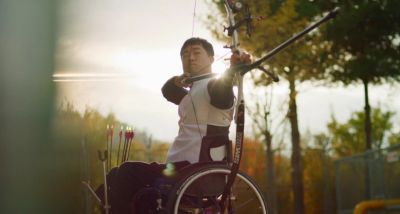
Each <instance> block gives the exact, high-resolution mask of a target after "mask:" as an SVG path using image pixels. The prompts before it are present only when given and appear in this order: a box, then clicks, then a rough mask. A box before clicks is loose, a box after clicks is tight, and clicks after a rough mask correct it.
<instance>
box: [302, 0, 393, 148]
mask: <svg viewBox="0 0 400 214" xmlns="http://www.w3.org/2000/svg"><path fill="white" fill-rule="evenodd" d="M301 1H302V5H303V8H309V9H308V10H307V11H308V12H309V14H308V15H310V16H314V15H317V14H320V13H321V11H324V10H326V9H329V8H333V7H334V6H339V7H341V12H340V15H339V16H338V17H337V19H336V20H335V21H334V22H332V23H330V24H329V25H328V28H327V31H326V32H325V36H326V38H327V39H328V40H329V41H331V42H332V49H331V53H330V54H328V55H326V56H325V60H324V62H325V63H326V67H327V68H326V70H327V71H328V72H329V73H330V74H331V75H330V79H331V81H333V82H342V83H344V84H346V85H347V84H352V83H359V82H361V83H362V84H363V86H364V97H365V107H364V114H365V124H364V132H365V140H366V145H365V148H366V149H367V150H369V149H371V148H372V143H373V141H374V140H375V139H374V136H373V135H372V133H373V131H372V130H371V128H372V127H371V107H370V104H369V94H368V93H369V91H368V86H369V85H370V84H381V83H385V82H395V81H399V80H400V23H399V21H398V20H400V13H399V12H398V11H399V10H400V1H396V0H364V1H344V0H343V1H322V0H320V1H308V0H301ZM334 2H336V3H334Z"/></svg>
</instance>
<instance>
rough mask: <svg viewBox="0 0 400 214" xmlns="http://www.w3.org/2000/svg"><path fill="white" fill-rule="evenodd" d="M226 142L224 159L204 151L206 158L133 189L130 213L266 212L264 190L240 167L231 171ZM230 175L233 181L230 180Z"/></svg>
mask: <svg viewBox="0 0 400 214" xmlns="http://www.w3.org/2000/svg"><path fill="white" fill-rule="evenodd" d="M229 144H231V143H230V141H229ZM227 146H228V149H227V156H226V158H225V159H224V160H222V161H212V160H210V159H209V157H210V156H208V154H206V155H205V157H206V158H205V159H206V160H204V159H203V160H201V161H200V162H198V163H195V164H189V165H187V166H184V167H182V168H181V169H180V170H179V172H178V173H177V175H176V176H174V177H171V178H162V179H159V180H157V182H156V183H155V184H154V185H152V186H151V187H146V188H144V189H142V190H141V191H139V192H138V193H136V194H135V196H134V197H133V199H132V207H131V209H132V213H139V214H147V213H157V214H200V213H201V214H214V213H232V214H240V213H251V214H257V213H260V214H261V213H262V214H266V213H268V209H267V203H266V200H265V198H264V194H263V193H262V191H261V190H260V188H259V187H258V186H257V184H256V183H255V182H254V181H253V180H252V179H251V178H250V177H249V176H247V175H246V174H245V173H244V172H242V171H240V170H239V171H236V172H234V173H232V170H233V168H232V158H231V155H230V154H231V146H230V145H227ZM203 151H204V150H203V148H202V151H201V153H203ZM208 152H209V150H207V153H208ZM200 156H202V155H200ZM207 156H208V158H207ZM232 176H234V179H233V182H232V183H229V180H230V179H232ZM224 195H225V196H224Z"/></svg>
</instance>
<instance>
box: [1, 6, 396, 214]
mask: <svg viewBox="0 0 400 214" xmlns="http://www.w3.org/2000/svg"><path fill="white" fill-rule="evenodd" d="M247 2H248V3H249V5H251V6H252V7H254V8H252V9H253V10H252V11H253V13H254V15H263V16H265V17H266V19H265V20H264V21H261V22H257V23H255V24H254V25H255V32H254V33H253V35H252V37H250V38H247V37H246V36H245V35H241V37H240V39H241V40H242V45H241V47H242V48H243V49H244V50H246V51H248V52H249V53H251V54H252V55H253V57H255V58H257V57H260V56H261V55H262V54H265V52H267V51H269V50H271V49H272V48H273V47H274V46H276V45H277V44H279V43H280V42H283V41H284V40H285V39H287V38H289V37H290V36H292V35H293V34H294V33H295V32H298V31H299V30H301V29H303V28H304V27H306V26H307V25H308V24H310V23H312V22H313V21H315V19H316V17H320V16H321V14H323V11H327V10H328V9H332V8H333V7H334V6H341V7H342V10H343V11H342V14H341V15H339V17H338V18H337V19H336V20H333V21H332V22H333V23H335V24H336V25H333V26H331V28H329V27H328V28H326V26H325V27H321V30H320V31H314V32H313V33H312V35H311V36H309V37H307V38H305V39H304V40H303V41H300V42H298V43H296V44H295V45H294V46H293V47H291V48H290V49H288V50H286V51H284V52H282V54H280V55H279V56H277V57H276V58H274V60H273V61H271V62H270V63H269V66H270V69H274V70H275V71H276V72H277V74H278V75H280V76H281V79H282V80H281V82H280V83H278V84H270V83H269V82H268V80H266V79H265V78H264V77H263V76H260V75H259V73H257V72H255V74H254V76H253V77H252V78H250V77H249V78H247V79H246V83H247V85H246V90H245V93H246V98H247V100H248V103H249V105H248V112H249V114H248V120H247V121H248V122H247V124H246V144H245V148H246V151H245V153H244V155H245V157H244V158H243V164H242V169H243V170H245V171H246V172H247V173H248V174H250V175H251V176H252V177H253V178H254V179H255V180H256V181H257V183H259V184H260V186H261V187H262V189H263V191H265V192H266V193H268V195H269V198H270V199H269V200H271V203H272V204H273V210H274V211H273V212H275V213H303V212H304V213H337V212H339V211H340V210H341V209H342V210H349V209H352V208H353V207H354V205H355V203H356V202H357V200H358V201H360V200H364V199H366V198H367V197H377V198H391V197H399V189H398V188H399V186H400V185H399V184H398V183H396V182H395V180H396V178H398V176H399V164H398V153H399V152H398V149H397V150H396V148H397V147H396V144H398V143H399V138H400V130H399V124H400V122H399V120H400V119H399V114H398V109H400V108H399V107H400V99H399V97H398V96H399V95H398V91H399V85H398V80H399V58H400V57H399V42H400V41H399V26H398V23H397V21H396V20H399V17H398V14H397V13H396V12H395V11H396V10H397V9H398V8H399V3H397V2H396V1H394V0H392V1H360V2H357V3H351V2H347V1H338V2H336V3H335V2H328V3H326V2H325V3H323V2H311V1H300V0H298V1H295V0H287V1H273V0H271V1H265V3H259V2H256V1H247ZM0 8H1V9H0V10H1V13H0V14H1V19H0V20H1V22H0V23H1V27H2V31H1V32H2V38H1V40H0V42H1V55H0V56H1V57H0V59H1V63H0V66H1V71H2V73H1V74H2V78H1V83H2V84H1V85H2V90H1V91H2V97H1V102H2V105H1V107H2V111H1V113H2V121H3V124H2V129H1V130H2V131H1V136H2V138H1V141H2V146H4V149H2V158H3V159H4V161H2V163H3V165H2V168H3V167H4V173H2V178H4V181H5V182H3V184H4V189H5V191H4V192H3V193H2V194H3V195H2V199H4V200H2V202H3V201H4V207H5V210H6V211H7V210H8V211H10V212H7V213H13V212H14V211H15V210H19V211H21V212H22V213H26V212H27V211H30V212H32V210H34V212H33V213H55V212H52V211H53V210H54V209H55V210H57V211H58V212H57V213H60V212H61V213H63V212H66V213H71V212H72V213H87V212H90V211H89V210H92V209H91V207H89V209H87V207H88V206H87V204H88V203H89V204H90V203H91V202H90V201H88V200H89V199H87V197H88V196H87V193H85V192H84V190H83V188H82V185H81V184H80V181H81V180H91V183H92V184H93V185H94V186H96V185H98V184H99V183H100V182H101V163H100V161H99V160H98V159H97V150H98V149H101V148H103V149H104V148H105V144H106V127H107V125H109V126H111V125H112V126H113V127H114V129H115V133H118V131H119V130H120V128H121V126H122V127H124V129H126V127H127V126H128V127H133V128H134V130H135V133H136V137H135V139H134V142H133V144H132V145H133V148H132V153H131V157H130V159H131V160H143V161H159V162H163V161H164V160H165V154H166V151H167V149H168V147H169V145H170V143H171V142H172V140H173V137H174V135H175V134H176V133H177V128H178V126H177V119H178V118H177V115H176V112H177V110H176V106H174V105H172V104H170V103H168V102H166V101H165V100H164V99H163V98H162V96H161V93H160V87H161V86H162V84H163V83H164V81H165V80H166V79H168V78H169V77H170V76H173V75H177V74H180V72H181V68H180V58H179V54H178V53H179V49H180V46H181V44H182V42H183V41H184V40H185V39H187V38H188V37H191V36H199V37H204V38H207V39H209V40H210V41H212V43H213V44H214V46H215V49H216V53H217V54H216V58H218V59H219V60H217V61H216V63H215V66H214V70H216V71H218V72H221V71H223V70H224V69H225V68H226V67H228V66H229V65H227V64H226V62H225V61H224V59H223V58H227V57H229V50H226V49H223V48H222V46H223V45H225V44H226V43H227V41H228V39H229V38H224V37H223V32H222V30H223V24H225V25H226V21H225V20H226V18H225V17H224V16H225V15H224V11H223V8H221V7H219V6H218V4H214V2H213V1H183V0H181V1H178V0H177V1H168V3H165V2H164V1H154V0H153V1H123V0H120V1H89V0H86V1H40V2H38V3H36V4H33V3H18V2H12V1H6V0H5V1H2V2H1V7H0ZM327 26H328V25H327ZM3 29H4V30H3ZM335 35H336V36H335ZM353 51H354V52H353ZM360 56H361V57H360ZM366 56H367V57H366ZM363 57H364V58H363ZM363 60H364V61H363ZM309 71H311V72H309ZM292 73H293V75H291V74H292ZM294 74H296V75H294ZM357 75H358V76H357ZM363 75H364V76H363ZM369 75H370V76H371V83H370V84H369V102H370V105H371V122H372V131H371V136H372V142H371V143H372V144H371V147H370V148H369V150H371V151H372V150H377V151H381V150H379V149H382V148H387V147H390V146H394V147H390V149H387V150H382V151H383V152H378V153H379V154H383V158H382V160H383V163H385V165H383V167H381V168H379V170H381V171H376V170H375V171H373V173H372V174H374V175H376V174H382V175H384V176H387V177H388V178H386V177H383V178H381V179H376V180H374V181H371V183H372V184H375V183H376V184H377V186H378V187H377V189H378V190H376V194H374V193H375V192H373V191H375V189H374V188H373V189H374V190H373V191H372V190H371V191H369V190H368V191H366V189H367V187H366V186H367V185H365V184H363V182H365V181H364V180H365V177H366V176H365V165H362V164H361V165H360V166H358V165H357V166H355V168H354V167H353V168H350V170H348V171H350V172H354V171H355V170H354V169H359V173H358V176H359V177H357V178H358V180H354V181H353V180H349V181H347V180H346V179H345V178H344V181H342V184H341V185H342V186H345V187H349V188H354V190H349V188H344V189H345V190H341V189H339V187H340V186H338V185H340V182H339V184H338V179H337V174H338V172H340V173H343V172H341V171H338V167H337V166H338V164H339V163H341V160H343V159H342V158H351V157H353V155H357V154H358V155H361V154H362V153H363V152H365V151H366V138H365V133H364V129H365V128H364V124H365V114H364V106H365V96H364V95H365V94H364V88H363V84H362V78H360V77H365V76H368V77H369ZM291 78H292V79H291ZM253 80H254V81H253ZM289 80H292V81H291V82H292V83H295V86H296V90H295V91H294V92H295V93H294V94H292V95H291V96H289V94H290V90H289V86H290V81H289ZM253 82H254V83H255V84H254V85H253V84H252V83H253ZM292 92H293V91H292ZM294 95H295V96H296V98H297V99H296V101H297V109H296V114H297V118H298V127H297V128H298V129H299V137H298V138H299V139H298V141H297V142H295V143H296V144H295V145H300V147H301V150H299V151H298V152H300V154H301V160H302V166H301V171H302V176H301V177H302V178H301V180H302V183H303V184H302V186H303V187H302V188H303V191H304V194H301V195H302V199H301V201H302V203H301V204H302V205H303V206H304V208H300V209H299V207H297V208H296V206H299V204H298V203H297V204H296V203H295V201H297V202H298V201H299V195H298V194H297V196H295V194H294V193H293V192H292V190H293V189H294V185H293V184H292V179H293V178H292V170H293V168H292V167H293V166H292V165H291V162H290V160H291V155H292V151H293V146H292V145H293V138H292V137H291V133H293V130H294V127H293V126H291V124H293V120H290V119H293V117H292V118H290V117H288V115H289V114H288V112H289V109H290V106H289V104H290V103H291V102H290V100H291V99H290V98H293V96H294ZM292 110H293V109H292ZM266 115H267V117H265V116H266ZM232 133H233V131H232ZM268 139H270V140H268ZM114 142H118V139H117V135H116V134H115V141H114ZM269 143H270V144H269ZM268 145H270V146H268ZM114 148H115V147H114ZM268 148H269V149H268ZM392 148H394V149H392ZM374 154H375V153H374ZM387 154H389V156H388V155H387ZM387 157H390V158H387ZM396 158H397V159H396ZM355 160H357V159H355ZM379 160H380V161H381V159H379ZM268 164H269V165H268ZM268 166H269V168H268ZM272 166H273V168H272V169H273V175H274V177H273V178H271V177H268V176H271V173H267V171H268V170H271V167H272ZM356 171H357V170H356ZM269 172H271V171H269ZM377 172H380V173H377ZM384 172H386V173H384ZM388 172H390V173H388ZM396 173H397V174H396ZM350 177H353V178H354V177H355V176H352V175H350ZM386 179H387V180H386ZM272 182H273V183H272ZM346 182H347V183H346ZM373 182H375V183H373ZM357 183H358V184H360V183H361V184H360V185H359V186H357V187H356V186H355V184H357ZM382 183H383V184H385V185H383V184H382ZM272 187H274V188H272ZM379 190H380V191H379ZM341 191H345V192H344V193H342V192H341ZM346 191H349V192H356V193H354V194H355V195H351V194H349V192H346ZM367 192H368V193H367ZM371 193H372V195H371ZM346 195H347V197H349V198H356V199H355V201H351V202H350V203H349V204H345V205H343V203H340V201H341V200H343V201H349V200H350V199H347V198H346ZM55 196H56V197H55ZM271 196H275V197H271ZM274 198H275V199H274ZM92 206H94V204H93V203H92ZM341 206H342V207H341ZM59 210H62V211H59ZM17 213H18V212H17Z"/></svg>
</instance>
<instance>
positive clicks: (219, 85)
mask: <svg viewBox="0 0 400 214" xmlns="http://www.w3.org/2000/svg"><path fill="white" fill-rule="evenodd" d="M208 93H209V94H210V98H211V105H213V106H215V107H216V108H219V109H228V108H231V107H232V105H233V103H234V97H235V95H234V94H233V84H232V77H230V76H228V77H224V78H222V77H221V78H219V79H212V80H210V82H209V83H208Z"/></svg>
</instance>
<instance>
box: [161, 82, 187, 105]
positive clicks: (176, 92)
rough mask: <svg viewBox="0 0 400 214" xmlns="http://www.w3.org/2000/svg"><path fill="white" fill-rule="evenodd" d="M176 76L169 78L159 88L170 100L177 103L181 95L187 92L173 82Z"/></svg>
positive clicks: (181, 97)
mask: <svg viewBox="0 0 400 214" xmlns="http://www.w3.org/2000/svg"><path fill="white" fill-rule="evenodd" d="M176 78H178V77H172V78H171V79H169V80H168V81H167V82H166V83H165V84H164V86H163V87H162V88H161V92H162V94H163V96H164V97H165V98H166V99H167V100H168V101H170V102H172V103H175V104H176V105H179V103H180V102H181V100H182V99H183V97H184V96H185V95H186V94H187V93H188V92H187V90H186V89H184V88H182V87H178V86H177V85H176V84H175V82H176Z"/></svg>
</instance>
